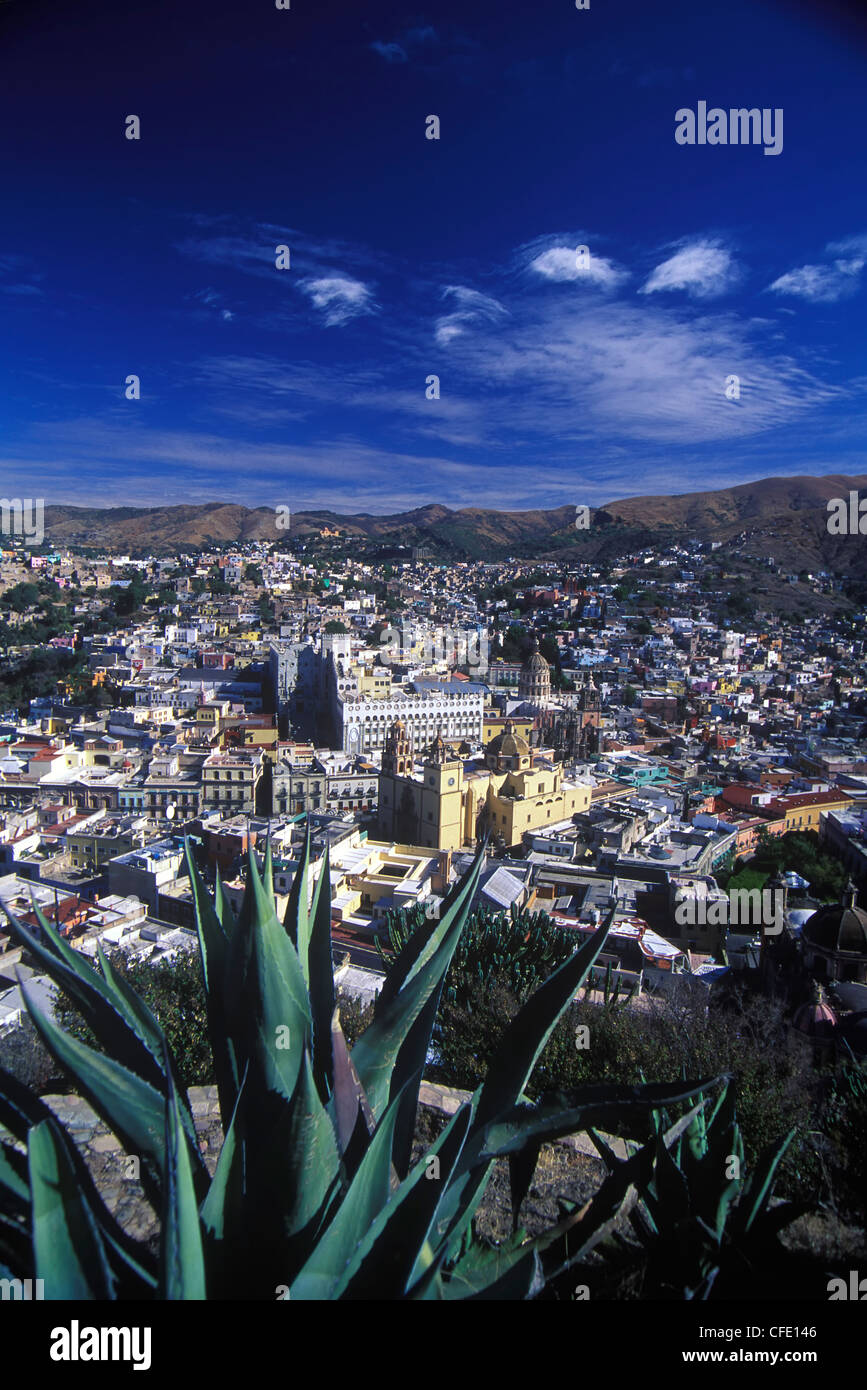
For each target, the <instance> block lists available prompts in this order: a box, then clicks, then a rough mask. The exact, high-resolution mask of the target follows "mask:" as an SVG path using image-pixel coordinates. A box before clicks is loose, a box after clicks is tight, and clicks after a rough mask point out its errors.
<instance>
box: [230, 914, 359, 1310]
mask: <svg viewBox="0 0 867 1390" xmlns="http://www.w3.org/2000/svg"><path fill="white" fill-rule="evenodd" d="M286 944H287V946H289V948H290V949H294V948H292V947H291V943H290V942H289V940H288V937H287V938H286ZM237 1123H238V1134H239V1137H240V1138H241V1140H242V1142H243V1162H244V1190H245V1197H246V1201H245V1232H244V1234H245V1236H246V1243H247V1246H248V1249H247V1251H246V1256H245V1260H244V1261H243V1262H242V1264H241V1270H243V1271H245V1278H246V1279H247V1280H248V1281H249V1282H250V1285H251V1288H252V1289H254V1290H255V1289H263V1290H264V1289H267V1290H270V1289H273V1287H274V1286H275V1285H276V1284H290V1285H291V1282H292V1280H293V1279H294V1278H295V1275H296V1274H297V1272H298V1271H299V1270H300V1268H301V1267H302V1265H303V1264H304V1263H305V1261H306V1260H307V1259H308V1257H309V1256H310V1253H311V1251H312V1250H313V1249H314V1247H315V1245H316V1242H317V1240H318V1239H319V1238H320V1236H321V1233H322V1231H323V1229H324V1227H325V1224H326V1221H327V1219H328V1217H329V1214H330V1213H331V1212H332V1211H333V1207H334V1202H335V1196H336V1194H337V1193H338V1191H339V1190H340V1187H341V1184H342V1182H343V1179H344V1174H343V1170H342V1168H341V1163H340V1155H339V1152H338V1149H337V1141H336V1139H335V1135H334V1127H333V1125H332V1123H331V1119H330V1117H329V1115H328V1112H327V1110H326V1109H325V1108H324V1106H323V1105H322V1102H321V1101H320V1099H319V1093H318V1091H317V1089H316V1085H315V1082H314V1081H313V1071H312V1067H311V1065H310V1056H309V1053H308V1051H307V1048H306V1047H304V1048H303V1049H302V1060H301V1066H300V1069H299V1073H298V1080H297V1084H296V1088H295V1091H294V1092H293V1094H292V1095H291V1097H289V1099H288V1100H287V1099H286V1097H285V1096H283V1095H282V1093H281V1092H279V1091H276V1090H274V1089H270V1090H269V1089H262V1086H261V1084H260V1078H258V1077H257V1076H256V1074H255V1073H253V1072H252V1070H251V1074H250V1076H249V1078H248V1082H247V1085H246V1086H245V1088H244V1093H243V1096H242V1098H241V1102H240V1105H239V1110H238V1122H237ZM265 1136H267V1138H265ZM236 1277H238V1278H240V1272H238V1273H236ZM253 1296H258V1295H255V1294H254V1295H253ZM268 1296H270V1294H269V1295H268Z"/></svg>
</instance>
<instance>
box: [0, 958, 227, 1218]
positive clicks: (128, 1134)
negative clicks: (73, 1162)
mask: <svg viewBox="0 0 867 1390" xmlns="http://www.w3.org/2000/svg"><path fill="white" fill-rule="evenodd" d="M20 988H21V993H22V995H23V997H24V1002H25V1004H26V1005H27V1011H28V1013H29V1014H30V1017H31V1018H32V1019H33V1023H34V1026H35V1028H36V1031H37V1032H38V1033H39V1036H40V1038H41V1039H42V1041H43V1042H44V1044H45V1046H46V1047H47V1048H48V1051H49V1052H50V1053H51V1055H52V1057H54V1059H55V1061H57V1062H59V1063H60V1064H61V1065H62V1066H64V1067H66V1068H67V1069H68V1070H69V1071H70V1072H72V1074H73V1076H74V1077H75V1079H76V1082H77V1086H78V1090H79V1091H80V1092H81V1094H82V1095H83V1096H84V1097H85V1099H86V1100H88V1101H89V1102H90V1104H91V1105H92V1106H93V1108H94V1110H95V1111H96V1113H97V1114H98V1115H99V1116H100V1117H101V1119H103V1120H104V1121H105V1123H106V1124H107V1125H108V1127H109V1129H110V1130H112V1131H113V1132H114V1133H115V1134H116V1135H117V1136H118V1138H119V1139H120V1140H121V1142H122V1144H123V1145H124V1148H126V1149H127V1151H128V1152H130V1153H134V1154H138V1155H140V1156H141V1157H142V1159H143V1160H144V1161H143V1163H142V1184H143V1186H144V1188H145V1191H146V1192H147V1193H148V1195H149V1196H150V1197H152V1198H156V1200H157V1203H158V1205H159V1199H160V1181H161V1174H162V1172H163V1170H164V1165H165V1136H164V1126H163V1109H164V1099H163V1097H162V1095H161V1094H160V1093H159V1091H156V1090H155V1089H154V1087H153V1086H150V1085H149V1084H148V1083H147V1082H146V1081H143V1080H142V1078H141V1077H140V1076H138V1075H136V1073H135V1072H132V1071H130V1070H129V1069H128V1068H127V1067H125V1066H123V1065H122V1064H121V1063H120V1062H116V1061H115V1060H114V1059H113V1058H112V1057H108V1056H104V1055H103V1054H102V1053H100V1052H94V1050H93V1049H92V1048H90V1047H87V1046H86V1045H85V1044H84V1043H82V1042H79V1041H78V1039H77V1038H73V1037H72V1036H71V1035H70V1034H68V1033H65V1032H64V1031H63V1029H62V1028H60V1027H58V1025H57V1024H56V1023H55V1022H54V1020H53V1019H52V1018H50V1017H49V1016H48V1015H47V1014H44V1013H42V1011H41V1010H40V1008H39V1005H38V1004H37V1003H36V1000H35V998H32V997H31V992H30V990H29V988H28V985H27V984H26V982H23V981H22V982H21V985H20ZM196 1158H197V1159H198V1160H199V1166H200V1167H201V1168H203V1170H204V1173H205V1177H206V1178H207V1170H206V1169H204V1165H203V1164H202V1162H201V1157H200V1155H199V1154H198V1150H196Z"/></svg>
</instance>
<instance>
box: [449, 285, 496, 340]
mask: <svg viewBox="0 0 867 1390" xmlns="http://www.w3.org/2000/svg"><path fill="white" fill-rule="evenodd" d="M442 295H443V298H444V299H446V298H448V299H452V300H454V301H455V303H456V304H457V306H458V307H457V309H455V310H454V312H453V313H451V314H444V315H443V316H442V317H441V318H439V319H437V322H436V325H435V328H434V337H435V338H436V341H437V343H438V345H439V346H440V347H446V346H447V344H448V343H450V342H451V341H452V340H453V339H454V338H458V337H460V335H461V334H462V333H464V332H465V331H466V330H467V329H468V328H473V327H478V326H479V325H480V324H484V323H496V322H498V321H499V320H500V319H502V318H505V317H506V316H507V315H508V312H509V311H508V309H506V307H505V305H503V304H501V303H500V301H499V300H498V299H492V298H491V296H490V295H487V294H481V293H480V291H479V290H472V289H469V288H468V287H467V286H466V285H446V286H444V288H443V290H442Z"/></svg>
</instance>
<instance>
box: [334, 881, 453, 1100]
mask: <svg viewBox="0 0 867 1390" xmlns="http://www.w3.org/2000/svg"><path fill="white" fill-rule="evenodd" d="M480 867H481V865H480V860H479V859H476V861H475V862H474V863H473V865H472V867H471V868H470V869H469V870H468V872H467V873H466V875H465V876H464V878H463V880H462V881H461V889H460V892H459V893H458V894H457V895H456V897H455V899H454V901H453V903H452V905H451V907H450V908H449V910H448V911H447V912H446V913H445V914H443V915H442V916H441V917H440V920H439V921H438V922H436V923H435V925H434V930H433V932H432V934H431V936H430V937H429V939H428V941H427V943H426V945H425V946H424V948H423V950H422V952H421V954H420V955H419V956H418V958H417V959H416V961H415V964H414V965H413V967H412V969H411V970H410V971H409V973H408V974H407V977H406V980H405V983H404V986H403V988H402V989H401V990H400V992H399V993H398V994H395V995H392V996H391V997H390V998H389V999H388V1000H387V1002H386V1003H385V1005H384V1007H382V1008H377V1012H376V1014H375V1015H374V1019H373V1022H372V1023H371V1024H370V1027H369V1028H367V1029H366V1030H365V1032H364V1033H362V1035H361V1037H360V1038H359V1039H358V1041H357V1042H356V1044H355V1046H354V1048H353V1049H352V1060H353V1062H354V1064H355V1068H356V1070H357V1072H358V1075H359V1077H360V1079H361V1083H362V1085H363V1086H364V1089H365V1092H366V1094H367V1096H368V1099H369V1101H370V1104H371V1107H372V1108H373V1112H374V1114H375V1115H376V1116H377V1117H379V1116H381V1115H382V1114H383V1113H384V1111H385V1108H386V1106H387V1104H388V1102H389V1100H390V1098H391V1097H392V1096H393V1095H394V1094H396V1089H395V1088H397V1089H401V1088H402V1087H403V1085H404V1084H405V1083H406V1081H407V1080H408V1079H409V1078H410V1077H411V1076H413V1075H415V1074H416V1073H417V1072H418V1070H419V1065H421V1066H422V1067H423V1066H424V1060H425V1057H426V1055H427V1045H428V1043H427V1040H426V1039H425V1038H424V1037H423V1036H422V1030H421V1029H420V1030H418V1031H417V1032H414V1033H412V1038H411V1039H410V1033H411V1032H412V1028H413V1024H414V1023H415V1021H416V1019H417V1018H418V1017H419V1015H420V1014H421V1012H422V1010H423V1009H424V1006H425V1004H426V1003H427V1001H428V1000H429V999H430V998H431V996H432V995H433V994H434V993H435V992H438V991H439V990H440V988H441V986H442V981H443V979H444V977H445V973H446V971H447V969H448V967H449V964H450V962H451V959H452V956H453V954H454V951H455V948H456V946H457V944H458V940H459V939H460V934H461V931H462V930H463V926H464V922H465V920H466V910H467V908H468V906H469V903H470V901H471V900H472V895H473V893H474V891H475V886H476V883H477V881H478V875H479V871H480ZM386 978H387V977H386ZM426 1021H427V1022H428V1023H429V1024H430V1027H432V1026H433V1019H432V1017H431V1016H430V1012H428V1014H427V1016H426ZM428 1038H429V1029H428ZM407 1042H409V1046H408V1048H407V1053H406V1056H405V1057H403V1058H400V1053H401V1049H402V1048H403V1046H404V1044H405V1043H407ZM419 1079H420V1077H419ZM416 1099H417V1092H416Z"/></svg>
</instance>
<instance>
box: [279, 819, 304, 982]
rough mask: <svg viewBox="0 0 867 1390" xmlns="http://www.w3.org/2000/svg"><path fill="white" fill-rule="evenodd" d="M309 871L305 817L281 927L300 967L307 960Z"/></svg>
mask: <svg viewBox="0 0 867 1390" xmlns="http://www.w3.org/2000/svg"><path fill="white" fill-rule="evenodd" d="M309 870H310V817H309V816H308V817H307V824H306V829H305V834H304V849H303V851H302V854H301V867H300V868H299V869H298V871H297V872H296V874H295V876H294V878H293V879H292V883H291V884H290V886H289V901H288V902H287V904H286V912H285V914H284V917H283V926H284V927H285V929H286V932H287V933H288V936H289V939H290V941H291V942H292V945H293V946H294V947H295V949H296V950H297V951H298V955H299V959H300V960H301V961H302V967H303V964H304V962H306V960H307V948H308V946H309V940H310V936H309V906H308V901H307V899H308V893H309V889H308V886H307V885H308V879H309Z"/></svg>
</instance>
